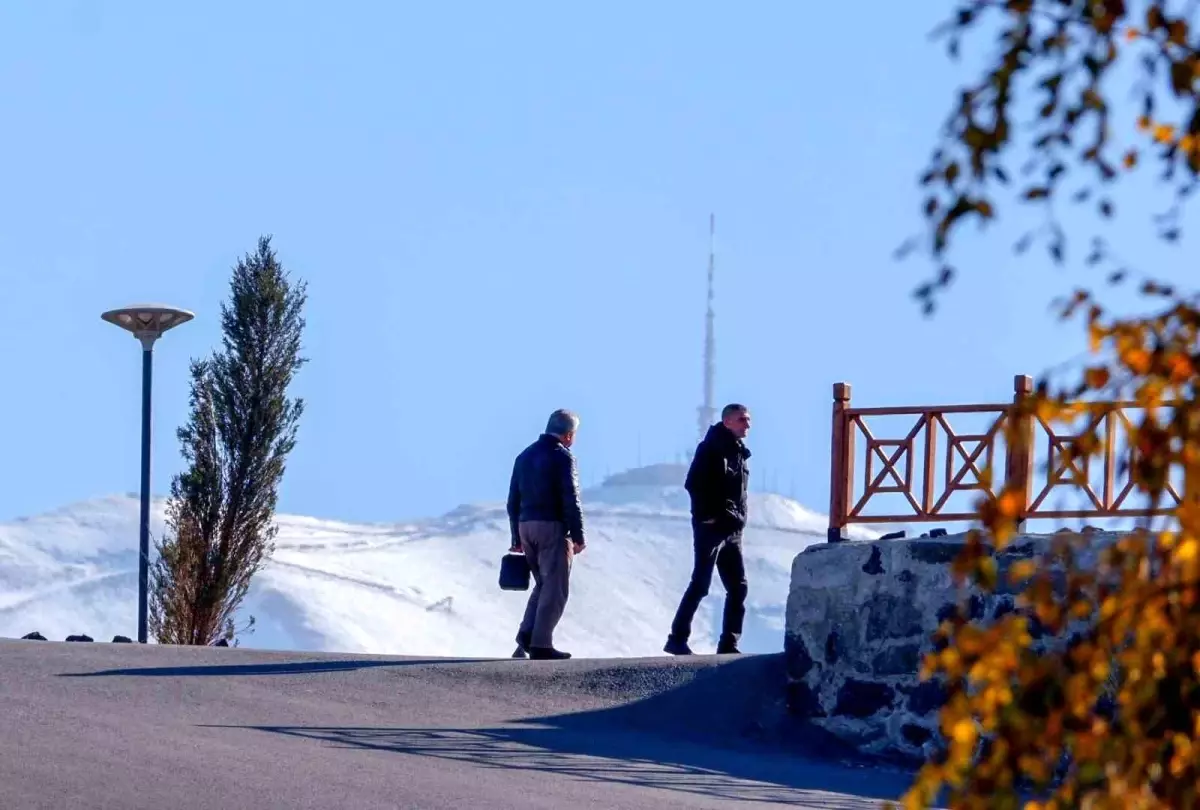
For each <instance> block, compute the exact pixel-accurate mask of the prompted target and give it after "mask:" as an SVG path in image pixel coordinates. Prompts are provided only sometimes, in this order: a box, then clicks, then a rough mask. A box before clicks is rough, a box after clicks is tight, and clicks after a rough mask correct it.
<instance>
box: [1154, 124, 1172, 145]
mask: <svg viewBox="0 0 1200 810" xmlns="http://www.w3.org/2000/svg"><path fill="white" fill-rule="evenodd" d="M1154 140H1155V141H1156V142H1158V143H1170V142H1171V141H1173V140H1175V127H1173V126H1171V125H1170V124H1158V125H1157V126H1155V127H1154Z"/></svg>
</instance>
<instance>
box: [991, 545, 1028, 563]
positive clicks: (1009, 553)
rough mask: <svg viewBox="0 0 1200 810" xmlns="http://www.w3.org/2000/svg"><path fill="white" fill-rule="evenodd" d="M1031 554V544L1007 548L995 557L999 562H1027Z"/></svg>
mask: <svg viewBox="0 0 1200 810" xmlns="http://www.w3.org/2000/svg"><path fill="white" fill-rule="evenodd" d="M1033 552H1034V546H1033V543H1022V544H1021V545H1019V546H1007V547H1006V548H1005V549H1004V550H1003V551H1001V552H1000V553H999V554H997V555H996V557H997V559H999V560H1006V559H1014V560H1027V559H1029V558H1030V557H1032V556H1033Z"/></svg>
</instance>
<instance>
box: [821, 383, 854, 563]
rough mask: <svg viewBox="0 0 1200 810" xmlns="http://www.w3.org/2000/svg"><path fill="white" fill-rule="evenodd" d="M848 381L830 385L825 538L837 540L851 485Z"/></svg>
mask: <svg viewBox="0 0 1200 810" xmlns="http://www.w3.org/2000/svg"><path fill="white" fill-rule="evenodd" d="M849 407H850V383H845V382H840V383H834V384H833V431H832V437H831V439H832V441H831V443H830V459H829V460H830V464H829V469H830V476H829V531H828V532H827V534H826V540H828V542H830V543H840V542H841V541H843V540H846V539H848V538H847V537H846V518H847V517H848V515H849V512H850V493H851V491H852V488H853V486H854V431H853V430H851V428H850V422H849V420H848V419H847V418H846V410H847V409H848V408H849Z"/></svg>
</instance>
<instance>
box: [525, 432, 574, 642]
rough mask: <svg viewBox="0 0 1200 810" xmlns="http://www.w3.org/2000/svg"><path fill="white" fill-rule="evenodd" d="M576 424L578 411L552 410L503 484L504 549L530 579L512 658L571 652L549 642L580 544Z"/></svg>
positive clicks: (560, 613)
mask: <svg viewBox="0 0 1200 810" xmlns="http://www.w3.org/2000/svg"><path fill="white" fill-rule="evenodd" d="M578 427H579V417H578V416H576V415H575V414H573V413H571V412H570V411H566V410H557V411H555V412H554V413H552V414H550V419H549V421H548V422H547V424H546V432H545V433H543V434H542V435H541V436H539V437H538V439H537V441H535V442H534V443H533V444H531V445H529V446H528V447H526V448H525V449H524V450H523V451H521V454H520V455H518V456H517V460H516V463H514V464H513V472H512V480H511V481H510V482H509V485H508V522H509V526H510V528H511V531H512V543H511V544H510V548H509V550H510V551H514V552H515V551H520V552H523V553H524V554H525V558H526V559H527V560H528V561H529V569H530V573H531V574H532V575H533V583H534V585H533V591H532V592H531V593H530V594H529V602H528V604H526V606H525V616H524V618H523V619H522V620H521V627H520V629H519V630H518V631H517V650H516V652H515V653H513V657H514V658H524V657H525V655H526V652H528V655H529V657H530V658H533V659H535V660H546V659H552V660H558V659H563V658H570V657H571V654H570V653H567V652H562V651H561V650H556V649H555V648H554V628H555V627H556V626H557V625H558V621H559V619H561V618H562V614H563V609H564V608H565V607H566V605H567V596H568V592H569V585H570V580H571V560H572V558H573V557H574V555H576V554H579V553H580V552H582V551H583V549H584V547H585V541H584V539H583V510H582V509H581V508H580V505H579V475H578V473H577V471H576V468H575V457H574V456H573V455H571V445H572V444H574V442H575V431H576V430H577V429H578Z"/></svg>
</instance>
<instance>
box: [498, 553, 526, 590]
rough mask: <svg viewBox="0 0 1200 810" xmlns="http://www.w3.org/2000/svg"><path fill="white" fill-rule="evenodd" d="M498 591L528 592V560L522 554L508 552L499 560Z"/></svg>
mask: <svg viewBox="0 0 1200 810" xmlns="http://www.w3.org/2000/svg"><path fill="white" fill-rule="evenodd" d="M500 590H502V591H527V590H529V560H527V559H525V555H524V554H517V553H514V552H509V553H508V554H505V555H504V557H503V558H502V559H501V560H500Z"/></svg>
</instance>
